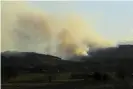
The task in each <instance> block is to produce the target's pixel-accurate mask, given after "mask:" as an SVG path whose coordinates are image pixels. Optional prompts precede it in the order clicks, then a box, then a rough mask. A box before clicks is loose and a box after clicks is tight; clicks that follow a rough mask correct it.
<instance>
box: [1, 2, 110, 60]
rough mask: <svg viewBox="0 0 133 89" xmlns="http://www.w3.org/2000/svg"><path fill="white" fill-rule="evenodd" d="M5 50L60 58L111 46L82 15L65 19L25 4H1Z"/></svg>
mask: <svg viewBox="0 0 133 89" xmlns="http://www.w3.org/2000/svg"><path fill="white" fill-rule="evenodd" d="M1 17H2V22H1V26H2V27H1V28H2V29H1V32H2V34H1V43H2V44H1V49H2V51H7V50H11V51H12V50H13V51H28V52H31V51H33V52H39V53H47V54H51V55H55V56H59V57H63V58H66V57H70V56H73V55H86V54H87V53H86V52H87V51H88V50H89V47H109V46H112V43H111V42H110V41H107V40H105V39H103V38H102V37H101V36H99V35H98V33H96V32H95V31H94V30H92V28H91V27H90V26H89V25H88V24H87V23H86V22H85V21H84V20H83V19H82V18H81V17H80V16H79V15H66V16H64V18H59V17H58V16H54V15H49V14H48V13H45V12H42V11H39V10H37V9H36V8H33V7H30V6H28V5H27V3H25V2H22V1H19V2H18V1H17V2H15V1H13V2H9V1H8V2H7V1H6V2H2V16H1Z"/></svg>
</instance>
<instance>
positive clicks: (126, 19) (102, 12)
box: [28, 1, 133, 42]
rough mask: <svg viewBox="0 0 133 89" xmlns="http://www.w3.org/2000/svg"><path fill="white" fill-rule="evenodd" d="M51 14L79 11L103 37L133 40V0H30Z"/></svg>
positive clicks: (116, 39)
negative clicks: (60, 0)
mask: <svg viewBox="0 0 133 89" xmlns="http://www.w3.org/2000/svg"><path fill="white" fill-rule="evenodd" d="M28 3H30V4H31V5H33V6H34V7H37V8H39V9H41V10H43V11H44V12H49V13H51V14H57V15H60V14H70V13H77V14H79V15H80V16H82V17H83V18H84V19H85V20H86V21H87V22H88V24H90V23H91V25H92V27H93V28H94V30H96V31H97V32H98V33H99V34H100V35H102V36H103V37H105V38H107V39H109V40H113V41H115V42H119V41H122V40H133V2H126V1H115V2H113V1H112V2H109V1H108V2H106V1H100V2H98V1H95V2H92V1H75V2H72V1H71V2H70V1H67V2H57V1H56V2H54V1H51V2H50V1H49V2H48V1H47V2H46V1H32V2H31V1H30V2H28Z"/></svg>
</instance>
